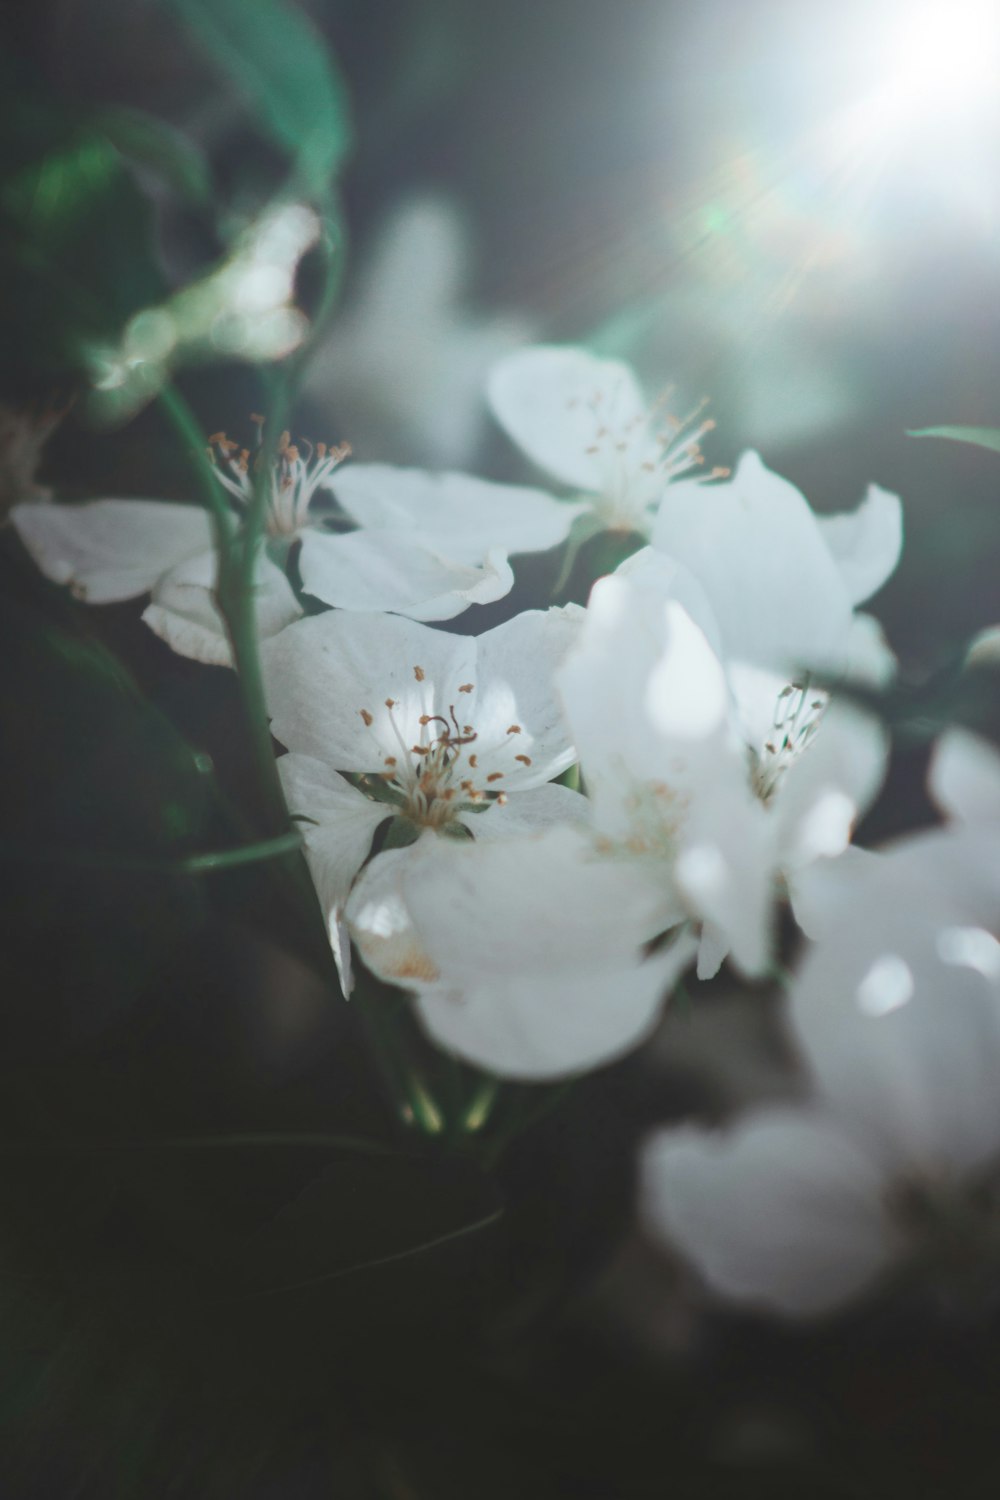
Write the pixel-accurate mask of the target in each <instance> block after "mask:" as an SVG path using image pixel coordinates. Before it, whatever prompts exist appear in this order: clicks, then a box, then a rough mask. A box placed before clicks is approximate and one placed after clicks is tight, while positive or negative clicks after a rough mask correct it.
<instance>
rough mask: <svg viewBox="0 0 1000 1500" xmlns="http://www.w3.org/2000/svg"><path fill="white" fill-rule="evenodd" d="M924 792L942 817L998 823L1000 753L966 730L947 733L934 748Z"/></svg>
mask: <svg viewBox="0 0 1000 1500" xmlns="http://www.w3.org/2000/svg"><path fill="white" fill-rule="evenodd" d="M927 785H928V790H929V791H930V794H931V796H932V797H933V798H934V801H935V802H936V803H937V805H938V807H939V808H940V809H941V811H942V812H943V813H944V814H945V816H946V817H949V818H956V819H958V821H959V822H962V823H973V824H974V823H978V822H981V821H985V822H993V821H997V820H1000V751H998V750H997V749H996V748H995V747H994V746H993V745H991V744H990V743H989V741H988V740H984V739H982V738H981V737H980V736H979V735H977V734H972V733H971V732H970V731H969V730H967V729H947V730H945V732H944V734H942V735H941V736H940V738H939V739H938V742H937V744H936V745H935V746H934V753H933V755H932V757H931V764H930V769H929V771H928V777H927Z"/></svg>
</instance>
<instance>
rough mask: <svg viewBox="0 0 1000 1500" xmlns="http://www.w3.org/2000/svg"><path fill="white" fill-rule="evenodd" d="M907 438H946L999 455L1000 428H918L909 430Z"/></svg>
mask: <svg viewBox="0 0 1000 1500" xmlns="http://www.w3.org/2000/svg"><path fill="white" fill-rule="evenodd" d="M907 436H908V437H936V438H948V439H949V440H950V441H951V442H953V443H972V444H973V445H974V446H975V447H977V448H989V449H990V450H991V451H992V452H993V453H1000V427H920V428H918V429H916V430H915V431H914V430H912V429H911V430H910V431H909V432H908V433H907Z"/></svg>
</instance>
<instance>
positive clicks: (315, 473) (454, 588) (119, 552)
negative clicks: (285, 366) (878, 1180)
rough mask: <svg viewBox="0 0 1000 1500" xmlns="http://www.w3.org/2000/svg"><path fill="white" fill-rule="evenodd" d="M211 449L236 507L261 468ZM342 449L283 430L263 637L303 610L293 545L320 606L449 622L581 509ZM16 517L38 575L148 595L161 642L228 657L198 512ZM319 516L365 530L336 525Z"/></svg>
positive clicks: (239, 452) (554, 540) (153, 503)
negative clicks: (319, 499) (360, 461)
mask: <svg viewBox="0 0 1000 1500" xmlns="http://www.w3.org/2000/svg"><path fill="white" fill-rule="evenodd" d="M303 446H304V447H306V448H307V449H308V452H306V453H305V454H303V451H302V450H303ZM212 448H213V453H214V455H215V458H216V474H217V476H218V479H219V481H220V483H221V484H222V485H223V486H224V487H225V488H226V490H227V491H228V492H229V493H230V495H231V496H232V498H233V504H234V508H235V509H236V511H237V513H238V514H239V515H242V514H243V513H244V511H245V509H246V507H247V505H248V504H249V503H250V500H251V498H252V495H253V485H254V482H255V480H256V477H257V476H256V474H255V472H254V464H253V460H252V458H251V454H250V452H249V450H247V449H240V448H238V447H237V445H236V444H235V443H233V442H231V441H230V440H229V439H228V438H227V437H226V436H225V434H224V433H217V434H216V435H215V436H214V437H213V439H212ZM349 452H350V449H349V448H348V446H347V445H346V444H341V445H331V446H327V445H326V444H324V443H318V444H317V445H316V446H315V448H313V447H311V445H308V444H306V445H297V444H293V443H292V442H291V440H290V436H289V434H288V433H287V432H285V433H283V434H282V437H281V441H280V443H279V446H278V453H277V458H276V462H275V465H274V470H273V473H272V475H271V482H270V488H269V493H268V496H267V510H266V514H265V528H264V529H265V539H264V549H263V551H262V552H261V554H260V556H259V557H258V559H257V563H256V570H255V588H256V614H257V626H258V631H259V634H260V635H261V636H262V637H265V638H266V637H268V636H272V635H275V634H277V632H278V631H280V630H282V629H283V628H284V627H285V626H286V625H288V624H290V623H291V621H292V620H295V619H297V618H298V617H299V616H300V615H301V613H302V609H301V607H300V605H299V603H298V600H297V599H296V597H295V593H294V590H293V588H292V585H291V583H290V582H289V580H288V577H287V574H286V571H285V570H286V568H287V566H288V562H289V557H290V553H291V551H292V548H293V545H296V544H297V545H298V566H299V570H300V574H301V579H302V585H303V589H304V590H305V592H306V593H309V594H312V595H314V596H315V597H317V598H319V599H322V600H323V602H324V603H326V604H332V605H337V606H339V607H340V608H343V609H355V610H358V609H360V610H366V611H369V610H393V611H396V612H399V613H401V614H406V615H410V616H411V617H413V618H416V619H424V620H443V619H450V618H451V617H452V616H453V615H456V614H458V613H460V611H462V610H464V609H466V608H468V606H469V605H470V604H474V603H479V604H484V603H488V602H490V601H492V600H495V599H499V598H502V597H503V596H504V595H505V594H507V593H508V592H509V591H510V589H511V587H512V585H513V582H514V575H513V573H512V571H511V568H510V564H509V562H508V554H509V553H511V552H531V551H537V550H545V549H547V548H549V547H553V546H555V545H557V544H558V543H559V542H560V541H562V540H563V539H564V538H565V536H566V534H567V532H568V530H569V528H570V526H571V525H572V522H573V519H574V515H575V513H576V512H575V510H574V508H573V507H571V506H565V505H561V504H559V502H558V501H556V500H553V499H552V498H551V497H550V496H548V495H545V494H542V493H541V492H540V491H537V490H527V489H522V488H518V487H515V486H511V485H495V484H489V483H488V482H487V481H485V480H481V479H474V478H472V477H471V476H469V475H462V474H424V473H422V472H420V471H418V470H412V469H392V468H390V467H388V466H387V465H378V464H372V465H357V466H355V467H354V468H353V469H349V470H347V471H346V472H345V473H343V474H340V473H337V474H335V471H336V470H338V469H339V466H340V464H341V463H342V462H343V460H344V459H345V458H346V457H347V456H348V454H349ZM331 488H334V489H335V490H336V500H337V501H339V506H340V509H339V512H338V510H337V508H336V506H335V505H334V501H333V499H332V498H328V499H327V501H326V507H327V513H326V514H324V512H323V511H322V510H321V509H320V508H319V507H317V506H316V505H315V503H314V502H315V500H316V496H317V493H318V492H319V491H329V490H330V489H331ZM12 520H13V522H14V525H15V526H16V528H17V530H18V532H19V534H20V536H21V538H22V540H23V541H24V543H25V545H26V546H27V547H28V549H29V551H30V552H31V554H32V556H33V557H34V559H35V561H36V562H37V564H38V566H39V567H40V568H41V569H42V571H43V572H44V573H45V574H46V576H47V577H49V578H51V579H52V580H53V581H54V582H56V583H68V584H70V585H71V586H72V588H73V591H74V593H75V594H76V595H77V597H78V598H81V599H85V600H87V601H88V602H89V603H92V604H105V603H111V602H114V601H118V600H122V599H131V598H135V597H136V596H137V595H140V594H144V593H150V594H151V601H150V604H149V606H148V608H147V609H146V611H145V612H144V615H143V619H144V620H145V621H146V623H147V624H148V625H149V626H151V628H152V629H153V630H155V631H156V633H157V634H158V635H159V636H161V637H162V638H163V639H164V640H165V641H166V642H167V643H168V645H170V646H171V647H172V648H173V649H174V650H175V651H178V652H180V653H181V655H183V656H190V657H194V658H195V659H196V660H198V661H203V662H209V663H215V664H219V665H226V664H228V663H229V662H230V660H231V657H230V649H229V642H228V639H227V636H226V631H225V626H224V623H223V620H222V617H221V615H220V614H219V611H218V608H217V605H216V601H215V587H216V575H217V571H218V560H217V555H216V551H215V547H214V539H213V535H212V527H211V523H210V521H209V519H208V517H207V515H206V514H205V513H204V512H202V511H200V510H198V509H195V508H194V507H192V506H187V505H173V504H170V503H168V502H166V501H159V500H94V501H90V502H88V503H87V504H84V505H73V506H69V505H52V506H45V507H42V506H35V505H21V506H17V507H16V508H15V510H14V511H13V513H12ZM326 523H330V525H335V524H347V525H355V526H358V527H360V528H361V529H360V530H356V531H350V532H348V533H346V534H344V533H341V532H336V531H334V530H331V529H328V526H327V524H326Z"/></svg>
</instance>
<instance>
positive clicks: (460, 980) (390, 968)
mask: <svg viewBox="0 0 1000 1500" xmlns="http://www.w3.org/2000/svg"><path fill="white" fill-rule="evenodd" d="M384 858H385V857H384V856H383V857H382V859H381V860H375V861H373V863H372V865H371V866H370V867H369V870H368V871H366V872H365V876H364V877H363V879H362V881H361V882H359V884H358V886H357V888H356V890H355V892H354V895H353V896H352V898H351V902H350V904H349V908H348V911H349V916H350V920H351V923H352V931H353V932H354V934H355V938H356V941H357V942H358V945H359V948H360V951H361V953H362V955H363V957H364V958H365V962H366V963H368V964H369V965H370V966H372V967H374V968H375V970H376V972H377V973H379V974H380V975H381V976H382V977H383V978H385V979H388V980H389V981H390V982H395V983H404V984H408V985H409V986H410V987H411V988H413V989H415V990H416V991H417V994H418V1011H419V1014H420V1016H421V1019H422V1021H423V1024H424V1025H425V1027H426V1028H427V1030H428V1031H429V1033H430V1034H431V1036H432V1037H433V1039H434V1040H435V1041H436V1042H437V1043H438V1044H439V1045H440V1046H442V1047H444V1048H446V1049H447V1050H448V1051H452V1052H455V1053H457V1054H458V1055H459V1056H461V1057H464V1058H466V1059H467V1060H469V1061H471V1062H474V1063H476V1064H477V1065H478V1066H481V1067H484V1068H486V1069H488V1070H489V1071H492V1072H495V1073H498V1074H500V1075H501V1076H504V1077H514V1078H555V1077H560V1076H562V1075H564V1074H567V1073H574V1072H580V1071H583V1070H584V1069H586V1068H590V1067H596V1066H598V1065H599V1064H600V1063H602V1062H606V1061H609V1060H610V1059H611V1058H612V1057H615V1056H618V1055H620V1054H621V1053H622V1052H624V1051H626V1050H628V1049H629V1048H630V1047H632V1046H635V1045H637V1044H638V1042H639V1041H640V1040H641V1039H642V1037H643V1036H644V1035H645V1034H646V1033H647V1032H648V1031H649V1029H650V1028H651V1027H652V1025H653V1024H654V1023H655V1020H656V1016H657V1014H658V1012H659V1008H660V1005H661V1004H662V1001H663V999H664V998H665V995H666V993H667V992H668V990H669V987H670V985H671V983H672V982H673V980H674V979H675V978H676V976H677V975H678V974H679V972H680V970H681V969H682V968H683V967H685V966H686V965H687V963H689V962H690V959H691V957H692V956H693V950H694V943H693V940H692V939H690V938H689V937H686V936H685V937H682V938H681V940H680V941H679V942H678V943H677V944H675V945H674V946H672V947H671V948H670V949H668V950H667V951H666V952H664V953H662V954H658V955H657V956H655V957H654V958H653V959H650V960H647V961H643V959H642V945H643V942H644V941H645V939H647V938H649V937H651V936H652V935H653V932H654V931H655V930H656V921H657V912H656V907H657V903H656V901H655V899H651V896H650V892H649V891H648V888H647V886H646V883H645V882H644V881H643V880H642V878H641V876H639V875H637V874H636V873H634V872H632V871H630V870H629V869H628V867H626V866H622V865H620V864H617V863H616V862H614V861H611V860H597V859H595V858H594V857H593V856H592V855H591V854H590V852H589V845H588V843H587V841H586V840H585V839H583V838H581V836H580V834H579V833H577V832H575V831H574V830H572V829H556V830H553V831H551V832H548V833H544V834H541V835H536V836H534V837H531V838H520V839H509V840H501V841H499V842H496V843H488V844H456V843H454V842H452V841H450V840H444V839H440V840H437V841H436V843H435V844H434V845H433V846H432V844H431V842H430V841H429V840H427V841H425V842H424V843H423V844H422V846H421V858H420V859H417V858H416V857H414V858H412V859H411V860H410V861H408V862H407V863H406V864H405V865H404V864H403V862H402V861H398V862H396V863H395V865H394V866H393V867H392V868H391V869H390V868H389V867H387V866H386V865H385V864H384ZM380 865H381V871H380V868H379V867H380ZM387 877H388V885H389V890H388V891H386V890H385V889H379V888H378V885H377V882H378V881H379V880H382V881H386V879H387ZM554 896H555V897H557V899H556V900H554V899H553V897H554ZM401 913H405V914H406V916H407V917H408V919H409V922H410V924H411V926H412V933H411V934H410V937H409V941H408V942H407V943H405V944H402V943H401V942H400V939H399V933H400V931H401V930H402V929H403V927H404V922H403V920H402V918H401ZM380 928H381V929H382V930H383V931H388V930H389V929H390V928H392V929H393V934H392V940H391V941H390V942H386V941H385V940H383V942H382V944H381V946H380V945H379V944H378V943H377V942H376V941H375V940H374V939H375V935H376V934H377V932H378V930H379V929H380ZM415 955H416V956H417V958H419V962H416V961H415ZM400 963H402V964H403V965H404V966H405V970H406V972H404V970H403V969H401V967H400ZM416 968H423V970H424V972H425V974H426V975H427V976H430V977H427V978H422V977H421V975H420V974H415V973H414V969H416Z"/></svg>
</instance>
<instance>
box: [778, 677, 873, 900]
mask: <svg viewBox="0 0 1000 1500" xmlns="http://www.w3.org/2000/svg"><path fill="white" fill-rule="evenodd" d="M888 759H889V737H888V734H887V733H886V731H885V729H884V727H883V726H882V724H880V723H879V721H878V720H877V719H875V718H874V717H873V716H872V715H870V714H866V713H863V712H862V711H861V710H860V709H856V708H853V707H852V706H851V705H850V704H848V703H842V702H838V701H836V700H834V701H832V702H830V703H829V704H828V705H827V708H826V711H825V712H824V713H823V716H822V718H821V719H820V721H819V724H818V726H817V729H816V733H815V735H814V737H813V739H812V740H811V742H810V743H809V744H808V745H807V746H806V747H805V749H804V750H803V751H801V753H800V754H799V755H798V756H797V757H796V758H795V760H794V761H793V762H792V763H791V765H790V766H789V768H788V770H787V771H786V772H785V774H784V776H783V778H782V780H781V781H780V782H779V784H778V788H777V791H776V792H775V794H774V800H773V802H772V804H771V816H772V817H773V818H774V819H775V821H776V823H777V825H778V838H779V841H780V857H781V861H782V864H783V866H784V867H785V869H786V870H787V869H790V868H791V869H796V868H799V867H800V866H802V865H804V864H808V863H809V862H810V861H811V860H813V859H820V858H827V859H832V858H834V857H835V856H836V855H838V854H840V853H842V852H843V850H844V849H845V848H846V847H847V845H848V843H849V842H850V839H851V834H852V832H853V829H854V824H855V822H856V821H857V819H858V818H859V817H860V816H861V815H862V814H863V813H865V812H867V810H868V808H869V807H870V806H871V804H872V803H873V802H874V800H875V797H876V795H877V793H878V791H879V788H880V787H881V785H882V781H883V779H884V777H885V769H886V765H887V763H888Z"/></svg>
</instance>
